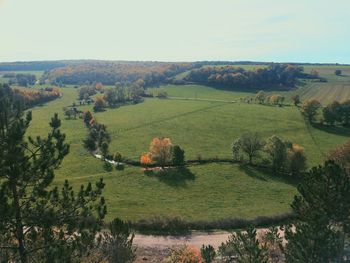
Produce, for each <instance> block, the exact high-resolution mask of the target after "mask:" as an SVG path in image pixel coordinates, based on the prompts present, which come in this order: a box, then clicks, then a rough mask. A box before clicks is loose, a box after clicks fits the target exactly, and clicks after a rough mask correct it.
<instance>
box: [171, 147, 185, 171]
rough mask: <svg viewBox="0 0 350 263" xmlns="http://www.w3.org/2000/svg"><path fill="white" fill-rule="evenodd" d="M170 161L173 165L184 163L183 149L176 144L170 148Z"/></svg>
mask: <svg viewBox="0 0 350 263" xmlns="http://www.w3.org/2000/svg"><path fill="white" fill-rule="evenodd" d="M172 163H173V165H175V166H182V165H184V163H185V151H184V150H183V149H181V148H180V146H178V145H175V146H174V147H173V148H172Z"/></svg>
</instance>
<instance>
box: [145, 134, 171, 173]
mask: <svg viewBox="0 0 350 263" xmlns="http://www.w3.org/2000/svg"><path fill="white" fill-rule="evenodd" d="M171 149H172V143H171V140H170V138H153V140H152V142H151V144H150V146H149V155H150V157H151V159H152V161H153V162H155V163H157V164H159V165H160V166H161V167H162V168H164V166H165V165H166V164H167V163H169V162H170V161H171Z"/></svg>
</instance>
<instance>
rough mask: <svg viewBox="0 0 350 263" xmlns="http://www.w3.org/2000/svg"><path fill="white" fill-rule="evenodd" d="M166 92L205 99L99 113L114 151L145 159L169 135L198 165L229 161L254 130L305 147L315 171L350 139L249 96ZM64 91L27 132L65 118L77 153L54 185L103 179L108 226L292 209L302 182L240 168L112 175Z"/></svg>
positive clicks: (149, 101)
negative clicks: (88, 142)
mask: <svg viewBox="0 0 350 263" xmlns="http://www.w3.org/2000/svg"><path fill="white" fill-rule="evenodd" d="M160 89H165V90H167V91H168V92H169V94H170V95H173V96H174V97H181V96H182V98H193V95H192V94H193V93H194V92H195V93H197V95H198V96H197V98H203V99H204V100H196V99H188V100H187V99H178V98H169V99H157V98H146V99H145V101H144V102H143V103H140V104H136V105H128V106H122V107H119V108H116V109H107V110H106V111H105V112H101V113H95V114H94V116H95V117H96V118H97V120H98V121H99V122H101V123H104V124H106V125H107V128H108V131H109V132H110V133H111V135H112V143H111V145H110V151H111V152H112V153H113V152H120V153H121V154H122V155H123V156H124V157H127V158H130V159H134V160H138V159H139V157H140V155H141V154H142V153H143V152H147V151H148V147H149V143H150V141H151V139H152V138H153V137H157V136H158V137H162V136H167V137H170V138H171V139H172V142H173V144H178V145H180V146H181V147H182V148H183V149H184V150H185V155H186V158H187V159H196V158H198V155H200V156H201V157H202V158H213V157H222V158H230V157H231V143H232V141H233V140H234V139H235V138H237V137H238V136H240V135H241V134H242V133H244V132H247V131H253V132H259V133H260V134H261V136H262V137H263V138H267V137H269V136H271V135H273V134H276V135H279V136H281V137H282V138H284V139H286V140H290V141H292V142H295V143H298V144H300V145H301V146H302V147H304V148H305V152H306V155H307V159H308V160H307V162H308V166H309V167H311V166H314V165H317V164H319V163H321V162H323V160H324V159H325V156H326V155H327V152H328V151H329V150H330V149H331V148H333V147H334V146H335V145H337V144H341V143H343V142H344V141H345V140H347V138H348V136H349V135H350V132H349V130H347V129H344V128H340V127H339V128H336V129H324V128H322V127H311V126H309V125H306V124H305V121H304V119H303V118H302V116H301V114H300V112H299V110H298V109H297V108H296V107H294V106H289V105H287V106H284V107H274V106H265V105H258V104H247V103H241V102H239V100H238V99H239V98H240V97H242V96H243V95H246V94H247V95H249V94H248V93H244V92H243V93H242V92H232V91H222V90H215V89H212V88H208V87H203V86H175V87H171V86H167V87H161V88H160ZM61 90H62V92H63V96H62V98H60V99H57V100H55V101H52V102H50V103H47V104H45V105H42V106H39V107H35V108H33V109H32V112H33V122H32V125H31V127H30V129H29V131H28V133H29V134H33V135H45V134H46V133H47V131H48V122H49V120H50V117H51V116H52V115H53V114H54V113H55V112H58V113H59V115H60V117H61V119H62V131H63V132H64V133H65V134H66V135H67V141H68V142H69V143H70V145H71V150H70V153H69V155H68V156H67V157H66V158H65V160H64V162H63V164H62V166H61V168H60V169H59V170H58V171H57V173H56V179H55V184H56V185H61V184H62V183H63V182H64V180H66V179H68V180H69V181H70V182H71V183H72V184H73V185H74V186H76V187H79V186H80V184H83V183H87V182H89V181H91V182H94V181H97V180H98V179H99V178H101V177H102V178H104V180H105V182H106V189H105V192H104V196H105V197H106V200H107V205H108V216H107V220H110V219H112V218H114V217H120V218H123V219H128V220H140V219H150V218H153V217H156V216H164V217H174V216H179V217H182V218H184V219H186V220H215V219H223V218H245V219H253V218H255V217H257V216H273V215H277V214H283V213H286V212H289V211H290V206H289V204H290V202H291V201H292V199H293V196H294V194H295V193H296V189H295V181H294V182H293V181H291V180H287V179H283V178H281V177H278V176H276V175H274V174H271V173H266V172H264V171H259V170H255V169H247V168H246V169H243V168H241V167H239V166H238V165H233V164H206V165H193V166H189V167H187V169H185V170H184V171H182V172H179V173H170V174H169V176H166V177H157V176H147V175H145V174H144V173H143V171H141V169H140V168H137V167H131V166H127V167H126V168H125V170H124V171H117V170H113V171H112V172H106V171H105V170H104V169H103V164H102V162H101V161H99V160H97V159H95V158H94V157H92V156H91V155H90V154H89V153H88V152H87V151H86V150H85V149H84V148H83V139H84V138H85V136H86V134H87V130H86V128H85V127H84V125H83V121H82V120H81V119H76V120H67V119H65V118H64V116H63V111H62V108H63V107H64V106H68V105H71V104H72V103H73V102H77V101H76V99H77V89H75V88H73V87H71V86H67V87H65V88H62V89H61ZM171 92H173V93H171ZM205 99H208V101H207V100H205ZM213 99H217V100H222V101H211V100H213ZM226 101H229V102H226ZM232 101H236V102H234V103H233V102H232ZM79 109H80V110H86V109H90V110H92V106H79Z"/></svg>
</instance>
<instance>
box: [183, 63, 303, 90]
mask: <svg viewBox="0 0 350 263" xmlns="http://www.w3.org/2000/svg"><path fill="white" fill-rule="evenodd" d="M304 76H305V73H303V68H302V67H299V66H295V65H287V64H271V65H269V66H268V67H265V68H259V69H257V70H251V71H248V70H244V69H243V68H240V67H233V66H222V67H211V66H210V67H207V66H206V67H201V68H199V69H193V70H191V71H190V73H189V74H188V75H187V76H186V78H185V80H187V81H190V82H194V83H200V84H205V85H209V86H214V87H222V88H227V89H235V88H246V89H253V88H254V89H256V88H257V87H260V88H265V87H271V86H278V87H279V86H283V87H293V86H294V85H295V83H296V81H297V78H301V77H304Z"/></svg>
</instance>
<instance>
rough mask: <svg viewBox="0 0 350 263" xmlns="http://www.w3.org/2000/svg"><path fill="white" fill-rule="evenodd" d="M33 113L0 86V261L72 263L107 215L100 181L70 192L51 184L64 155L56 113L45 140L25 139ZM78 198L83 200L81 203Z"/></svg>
mask: <svg viewBox="0 0 350 263" xmlns="http://www.w3.org/2000/svg"><path fill="white" fill-rule="evenodd" d="M31 120H32V114H31V112H30V111H27V112H26V113H25V114H24V111H23V108H22V107H20V104H18V103H17V98H16V96H15V94H14V93H13V92H12V91H11V89H9V88H8V87H6V86H1V85H0V200H1V201H0V258H1V261H2V262H21V263H27V262H72V260H74V259H75V258H79V257H81V256H82V255H84V254H85V253H87V251H88V250H89V249H90V248H91V247H92V246H93V245H94V242H95V237H96V234H97V232H98V231H99V230H100V229H101V225H102V220H103V218H104V216H105V214H106V206H105V201H104V198H103V197H102V190H103V188H104V183H103V181H102V179H101V180H100V181H98V182H97V183H96V185H95V186H93V185H92V184H90V183H89V184H88V185H86V186H83V185H82V186H81V187H80V190H79V191H78V192H75V191H74V190H73V188H72V186H71V185H70V184H69V183H68V181H65V182H64V184H63V185H62V186H57V185H56V186H54V185H53V184H52V183H53V181H54V178H55V170H57V169H58V168H59V167H60V165H61V163H62V161H63V159H64V157H65V156H66V155H67V154H68V152H69V145H68V144H67V143H66V137H65V135H64V134H63V133H61V131H60V125H61V122H60V120H59V118H58V116H57V114H55V115H54V116H53V118H52V119H51V121H50V124H49V125H50V130H49V134H48V136H46V137H40V136H38V137H35V138H33V137H28V138H26V132H27V129H28V128H29V126H30V123H31ZM82 197H83V198H82Z"/></svg>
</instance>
